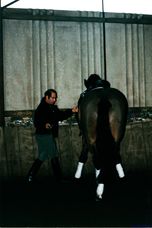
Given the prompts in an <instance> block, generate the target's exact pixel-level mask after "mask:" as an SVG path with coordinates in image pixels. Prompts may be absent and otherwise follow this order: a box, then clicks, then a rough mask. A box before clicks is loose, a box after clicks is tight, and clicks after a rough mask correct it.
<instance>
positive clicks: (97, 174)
mask: <svg viewBox="0 0 152 228" xmlns="http://www.w3.org/2000/svg"><path fill="white" fill-rule="evenodd" d="M99 173H100V169H95V174H96V178H97V177H98V176H99Z"/></svg>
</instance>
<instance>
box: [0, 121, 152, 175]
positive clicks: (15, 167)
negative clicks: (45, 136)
mask: <svg viewBox="0 0 152 228" xmlns="http://www.w3.org/2000/svg"><path fill="white" fill-rule="evenodd" d="M0 136H1V137H0V148H1V149H0V158H1V159H0V178H6V179H7V178H15V177H23V178H25V177H26V175H27V172H28V170H29V168H30V167H31V165H32V163H33V161H34V160H35V159H36V158H37V145H36V141H35V136H34V128H31V127H30V128H28V127H27V128H26V127H20V126H19V127H5V128H4V129H2V128H0ZM8 139H9V140H8ZM57 142H58V146H59V151H60V162H61V168H62V171H63V175H64V177H72V178H73V177H74V173H75V170H76V166H77V162H78V159H79V155H80V152H81V137H80V136H79V128H78V126H77V125H70V124H69V125H62V126H60V129H59V138H58V141H57ZM151 148H152V121H146V122H136V123H130V124H127V127H126V133H125V137H124V139H123V141H122V144H121V150H120V153H121V156H122V163H123V167H124V169H125V171H126V173H127V172H138V171H139V172H146V173H148V172H151V170H152V166H151V164H152V150H151ZM93 173H94V167H93V164H92V155H91V154H90V153H89V157H88V161H87V163H86V165H85V168H84V173H83V175H88V174H93ZM50 175H52V167H51V161H50V160H47V161H45V162H44V163H43V165H42V167H41V169H40V171H39V173H38V178H39V177H41V176H50Z"/></svg>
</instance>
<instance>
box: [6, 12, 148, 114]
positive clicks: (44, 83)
mask: <svg viewBox="0 0 152 228" xmlns="http://www.w3.org/2000/svg"><path fill="white" fill-rule="evenodd" d="M13 12H14V14H13V16H12V11H8V12H7V14H6V15H5V14H4V17H3V18H4V19H3V44H4V89H5V97H4V100H5V111H16V110H33V109H35V107H36V106H37V105H38V103H39V101H40V99H41V97H42V95H43V93H44V91H45V90H46V89H48V88H50V87H53V88H55V89H56V90H57V91H58V95H59V96H58V97H59V99H58V105H59V107H60V108H69V107H71V106H73V105H74V104H76V103H77V100H78V97H79V94H80V93H81V92H82V91H83V90H84V85H83V80H84V78H87V77H88V75H89V74H91V73H97V74H99V75H101V76H102V77H103V78H104V54H103V22H102V20H101V19H102V14H101V13H99V12H96V13H95V12H71V11H44V10H39V11H37V10H27V11H26V12H27V13H26V17H25V16H24V14H22V13H23V12H22V11H20V10H16V11H13ZM37 12H38V13H37ZM4 13H5V12H4ZM14 15H15V16H14ZM30 15H32V19H31V17H30ZM38 15H39V16H41V17H42V18H41V19H38ZM50 15H53V16H50ZM18 17H19V19H18ZM111 17H112V18H113V17H114V18H115V19H117V20H118V19H119V23H113V22H108V23H106V24H105V30H106V62H107V79H108V80H109V81H110V82H111V85H112V87H115V88H118V89H120V90H121V91H122V92H124V94H125V95H126V96H127V98H128V102H129V106H130V107H147V106H152V99H151V97H152V90H151V88H152V77H151V72H152V39H151V37H152V25H151V24H144V22H141V17H140V15H130V14H129V15H125V14H118V15H117V14H108V18H111ZM59 18H60V19H59ZM67 18H68V19H67ZM124 18H135V19H136V20H135V22H133V23H132V22H130V24H129V23H123V20H124ZM59 20H60V21H59ZM121 21H122V22H121ZM140 23H141V24H140Z"/></svg>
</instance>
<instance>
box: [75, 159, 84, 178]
mask: <svg viewBox="0 0 152 228" xmlns="http://www.w3.org/2000/svg"><path fill="white" fill-rule="evenodd" d="M83 165H84V163H82V162H79V163H78V166H77V170H76V173H75V178H77V179H79V178H80V177H81V173H82V168H83Z"/></svg>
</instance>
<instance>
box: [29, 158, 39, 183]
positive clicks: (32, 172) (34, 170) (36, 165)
mask: <svg viewBox="0 0 152 228" xmlns="http://www.w3.org/2000/svg"><path fill="white" fill-rule="evenodd" d="M42 163H43V162H42V161H41V160H39V159H36V160H35V161H34V163H33V165H32V167H31V168H30V170H29V172H28V175H27V177H26V179H27V182H28V183H31V182H33V179H34V178H35V176H36V174H37V172H38V170H39V169H40V166H41V165H42Z"/></svg>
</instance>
